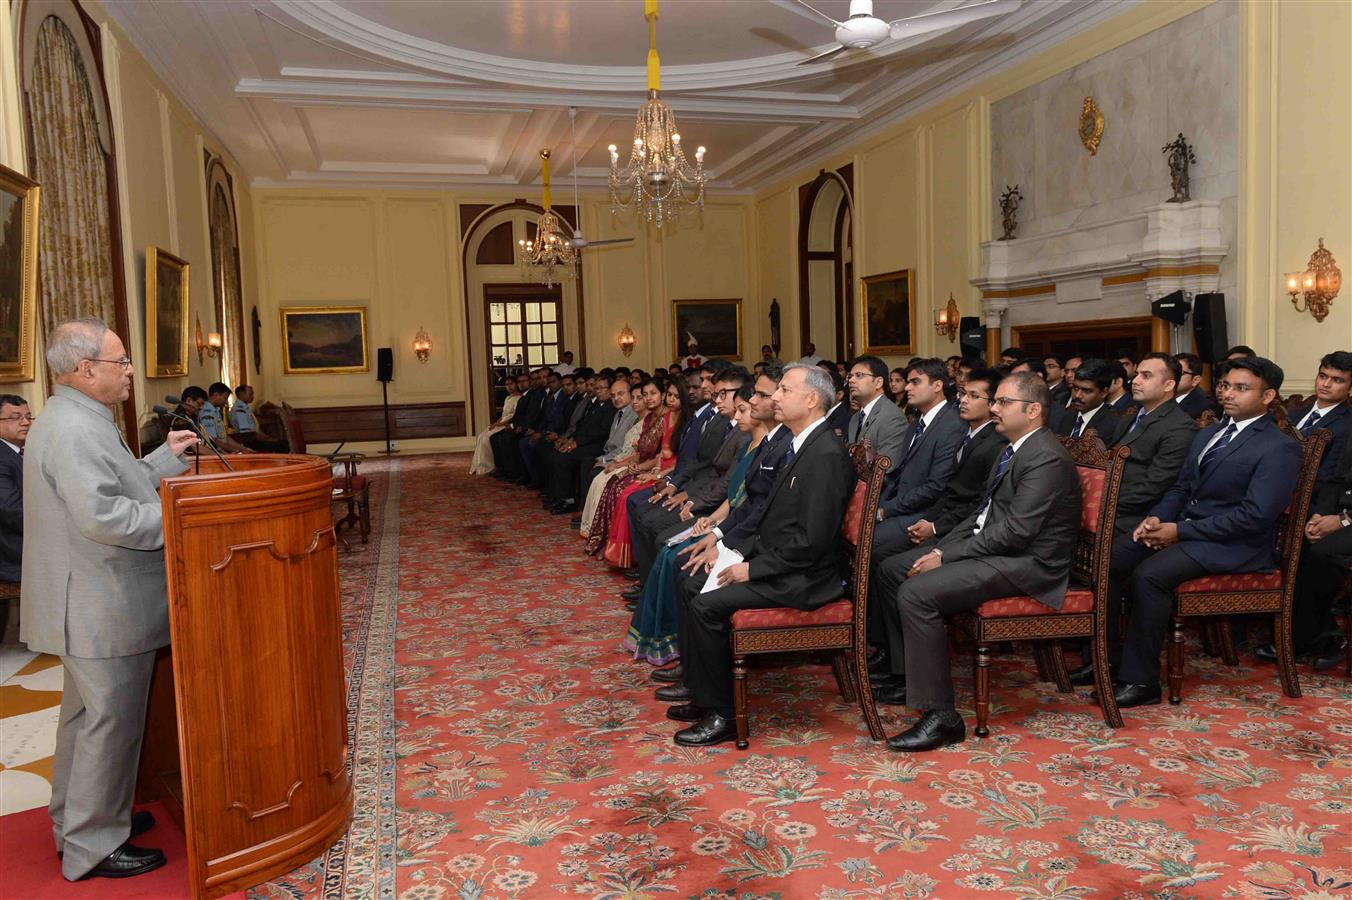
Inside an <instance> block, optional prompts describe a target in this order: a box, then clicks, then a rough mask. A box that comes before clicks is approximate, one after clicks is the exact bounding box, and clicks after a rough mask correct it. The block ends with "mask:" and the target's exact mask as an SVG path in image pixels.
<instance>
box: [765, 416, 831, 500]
mask: <svg viewBox="0 0 1352 900" xmlns="http://www.w3.org/2000/svg"><path fill="white" fill-rule="evenodd" d="M827 431H830V429H829V428H827V427H826V422H825V421H823V422H822V423H821V424H820V425H818V426H817V427H816V428H815V429H813V431H812V433H811V434H809V435H808V436H807V440H805V441H803V446H802V447H800V448H799V449H798V452H797V453H795V454H794V455H793V462H791V463H789V464H788V465H787V466H782V467H781V468H780V470H779V471H778V472H777V473H775V483H774V484H773V485H771V487H770V493H769V494H768V495H766V497H765V507H766V509H769V507H770V503H771V501H773V500H774V499H775V495H777V494H778V493H779V488H780V486H781V485H782V484H784V481H785V480H786V479H787V478H789V476H790V474H791V473H792V472H793V470H794V469H796V468H797V467H798V462H799V460H801V459H802V458H803V454H805V453H807V448H808V447H811V446H812V444H813V443H814V442H815V441H817V440H818V439H819V438H820V437H821V436H822V435H823V434H825V433H826V432H827ZM789 440H790V441H792V440H793V438H792V437H790V438H789ZM784 452H786V453H787V452H788V450H785V451H784Z"/></svg>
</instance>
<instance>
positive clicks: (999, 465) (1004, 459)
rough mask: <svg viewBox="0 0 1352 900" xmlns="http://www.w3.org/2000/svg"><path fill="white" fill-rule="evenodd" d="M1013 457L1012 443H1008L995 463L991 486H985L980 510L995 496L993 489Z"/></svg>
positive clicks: (1003, 475)
mask: <svg viewBox="0 0 1352 900" xmlns="http://www.w3.org/2000/svg"><path fill="white" fill-rule="evenodd" d="M1013 458H1014V445H1013V444H1010V445H1009V446H1008V447H1006V448H1005V452H1004V453H1001V454H1000V459H999V461H998V462H996V464H995V478H994V479H993V480H992V481H991V486H990V487H988V488H986V496H985V498H984V499H983V500H982V501H981V506H980V507H979V510H980V511H984V510H985V509H986V507H987V506H989V505H990V502H991V497H993V496H995V489H996V488H998V487H999V486H1000V480H1001V479H1002V478H1004V477H1005V469H1008V468H1009V461H1010V460H1011V459H1013ZM979 515H980V512H978V516H979Z"/></svg>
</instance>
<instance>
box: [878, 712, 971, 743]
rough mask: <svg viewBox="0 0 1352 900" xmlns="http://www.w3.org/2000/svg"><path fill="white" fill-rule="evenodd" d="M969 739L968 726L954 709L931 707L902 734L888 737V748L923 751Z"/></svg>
mask: <svg viewBox="0 0 1352 900" xmlns="http://www.w3.org/2000/svg"><path fill="white" fill-rule="evenodd" d="M965 740H967V726H966V724H964V723H963V721H962V716H960V715H958V714H957V713H956V712H954V711H953V710H951V709H950V710H944V711H942V712H941V711H939V710H935V709H931V710H930V711H929V712H927V713H925V714H924V715H923V716H921V717H920V721H919V722H916V723H915V724H914V725H912V726H911V727H910V728H907V729H906V730H905V731H903V732H902V733H901V734H899V735H896V736H895V737H890V738H888V739H887V749H888V750H895V751H897V752H899V753H923V752H925V751H926V750H937V749H939V748H940V747H947V746H948V745H949V744H961V743H962V742H963V741H965Z"/></svg>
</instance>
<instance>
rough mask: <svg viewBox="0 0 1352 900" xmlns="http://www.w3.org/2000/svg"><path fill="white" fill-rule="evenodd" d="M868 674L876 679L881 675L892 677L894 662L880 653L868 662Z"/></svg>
mask: <svg viewBox="0 0 1352 900" xmlns="http://www.w3.org/2000/svg"><path fill="white" fill-rule="evenodd" d="M868 673H869V674H870V675H872V676H873V677H874V678H877V677H878V676H879V675H891V674H892V660H890V659H888V658H887V654H885V653H879V654H878V655H877V656H875V657H873V658H872V659H870V660H869V661H868Z"/></svg>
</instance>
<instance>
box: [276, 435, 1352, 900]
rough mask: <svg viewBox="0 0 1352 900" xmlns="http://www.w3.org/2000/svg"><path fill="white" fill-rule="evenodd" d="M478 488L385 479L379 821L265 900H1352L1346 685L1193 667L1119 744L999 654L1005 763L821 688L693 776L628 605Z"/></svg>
mask: <svg viewBox="0 0 1352 900" xmlns="http://www.w3.org/2000/svg"><path fill="white" fill-rule="evenodd" d="M467 463H468V457H467V456H464V455H452V456H429V457H410V458H407V459H404V460H399V461H395V462H392V463H390V464H389V467H388V469H384V470H382V469H381V468H380V466H381V465H382V464H372V463H368V464H367V466H366V467H364V470H368V469H369V471H371V473H372V474H375V475H376V476H377V477H376V484H377V487H376V494H375V497H374V498H373V512H374V513H375V522H374V526H375V527H374V532H373V534H372V539H371V543H370V544H369V545H367V546H365V547H362V546H361V545H360V544H354V545H353V546H354V548H355V549H354V551H353V552H352V553H350V554H344V555H342V556H341V558H340V565H341V568H342V574H343V591H344V597H343V602H344V617H345V635H346V640H347V648H346V649H347V657H348V662H349V667H350V672H351V677H350V683H349V685H350V686H349V703H350V705H351V709H350V715H351V722H350V726H351V729H352V734H353V757H352V758H353V772H354V777H355V781H356V785H357V812H356V817H355V819H354V823H353V827H352V830H351V832H350V834H349V835H348V837H347V839H346V840H345V841H343V842H341V843H340V844H339V845H338V846H336V847H335V848H333V850H331V851H330V852H329V853H327V854H326V855H325V856H324V857H322V858H321V859H319V860H316V861H315V862H314V863H312V864H311V865H310V866H307V867H305V868H302V869H300V870H298V871H296V872H294V873H291V874H290V875H289V876H287V877H285V878H282V879H278V880H277V881H275V882H273V883H271V884H268V885H264V886H261V887H259V888H257V889H255V890H254V891H252V892H251V896H252V897H268V898H272V897H300V896H314V895H318V894H322V895H324V896H326V897H339V896H342V897H358V898H398V900H443V898H444V900H487V898H530V897H549V896H565V895H577V896H587V897H594V898H603V900H618V898H641V897H654V898H657V897H691V898H712V897H720V898H721V897H728V898H736V900H753V898H799V897H821V898H830V900H845V898H864V897H876V898H884V897H886V898H894V897H907V898H910V897H917V898H918V897H936V898H937V897H945V898H951V897H964V898H966V897H977V896H992V897H1001V896H1003V897H1018V898H1042V900H1053V898H1072V897H1091V896H1092V897H1113V898H1117V897H1121V898H1145V897H1159V898H1184V897H1239V898H1251V900H1286V898H1306V900H1326V898H1334V897H1352V845H1350V841H1352V837H1350V836H1352V687H1350V685H1352V683H1350V682H1349V681H1348V680H1346V679H1344V678H1343V677H1341V674H1315V673H1312V672H1311V671H1310V670H1309V669H1308V667H1306V668H1303V669H1302V671H1301V683H1302V686H1303V688H1304V693H1305V696H1304V697H1302V698H1300V699H1298V700H1290V699H1287V698H1285V697H1283V696H1282V695H1281V692H1280V688H1279V686H1278V680H1277V675H1276V672H1275V670H1274V669H1273V668H1272V667H1271V666H1265V665H1258V664H1248V662H1247V661H1246V664H1245V665H1242V666H1240V667H1238V668H1234V669H1232V668H1230V667H1227V666H1225V665H1224V664H1223V663H1220V662H1219V661H1213V660H1210V659H1208V658H1207V657H1205V656H1203V655H1201V653H1200V652H1199V651H1198V650H1197V648H1196V647H1195V646H1190V648H1189V660H1188V669H1187V677H1186V681H1185V686H1184V692H1185V698H1184V703H1183V704H1182V705H1181V706H1177V707H1171V706H1169V705H1168V704H1164V705H1161V706H1157V707H1149V708H1145V709H1137V710H1128V711H1126V712H1125V715H1126V718H1127V727H1126V728H1124V729H1121V730H1119V731H1116V732H1114V731H1113V730H1111V729H1109V728H1107V727H1106V726H1104V725H1103V723H1102V720H1101V719H1100V718H1099V714H1098V711H1097V708H1096V707H1094V706H1092V705H1090V703H1089V699H1088V692H1087V689H1081V690H1080V691H1079V692H1078V693H1077V694H1066V695H1063V694H1058V693H1057V692H1056V690H1055V688H1054V687H1053V686H1052V685H1050V684H1045V683H1039V682H1038V681H1037V680H1036V673H1035V667H1034V666H1033V665H1032V664H1031V661H1030V660H1029V659H1027V658H1025V657H1023V656H1018V655H1015V656H1009V657H1002V658H1000V659H998V660H997V661H996V664H995V666H994V670H993V671H994V674H993V687H994V696H993V701H994V702H993V709H992V723H991V724H992V734H991V737H990V738H988V739H986V740H978V739H976V738H974V737H969V738H968V740H967V742H966V743H964V744H960V745H957V746H954V747H950V748H946V749H945V750H942V751H938V752H935V753H930V754H924V755H919V756H905V755H901V754H893V753H889V752H888V751H887V750H886V749H885V747H883V746H882V745H881V744H875V743H874V742H872V741H870V740H869V739H868V735H867V731H866V729H865V727H864V725H863V722H862V720H861V717H860V715H859V713H858V711H857V709H856V708H855V707H854V706H852V705H848V704H845V703H843V702H842V701H841V700H840V698H839V695H838V694H837V693H836V692H835V688H834V683H833V681H832V679H831V676H830V673H829V670H828V669H827V668H825V667H816V666H799V667H796V668H785V669H766V670H763V671H757V672H755V673H753V675H752V694H753V697H752V704H753V705H752V723H751V726H752V743H751V748H750V749H749V750H747V751H745V752H739V751H737V750H735V749H734V748H733V746H732V745H731V744H723V745H720V746H718V747H715V748H710V749H682V748H678V747H676V746H675V745H673V743H672V742H671V735H672V734H673V733H674V732H675V731H676V730H677V728H678V727H680V726H678V725H677V723H674V722H670V721H668V720H667V719H665V718H664V716H663V713H664V711H665V706H664V705H663V704H661V703H658V702H656V701H655V700H653V699H652V694H651V687H652V685H651V684H650V682H649V679H648V676H649V673H650V671H651V670H650V669H649V667H648V666H647V665H646V664H643V663H637V662H633V661H631V660H630V659H628V658H627V657H626V655H625V654H624V653H623V652H622V651H620V649H619V642H620V638H621V636H622V634H623V632H624V628H625V626H626V625H627V622H628V613H626V612H625V611H624V610H623V607H622V605H621V603H620V601H619V600H618V598H617V593H618V591H620V590H621V589H623V587H624V586H625V585H626V584H627V583H626V582H623V581H622V579H620V578H619V577H618V576H617V575H616V574H615V573H613V572H611V571H610V570H609V568H608V567H607V566H605V565H604V564H602V563H598V562H596V561H593V560H588V559H585V558H584V557H583V556H582V552H581V542H580V541H579V540H578V538H577V537H576V533H575V531H573V530H570V529H568V528H567V527H566V525H567V520H566V518H564V517H561V516H549V515H546V514H543V513H542V512H541V511H540V507H539V503H538V502H537V500H536V497H535V495H534V494H528V493H527V492H525V491H523V490H522V489H520V488H514V487H507V486H504V485H502V484H500V483H498V482H496V481H494V480H492V479H475V478H471V476H469V475H468V474H467V472H466V469H467ZM958 666H959V672H960V680H959V684H958V694H959V703H960V705H963V704H970V698H971V692H970V674H969V673H970V667H969V666H968V665H966V663H965V661H963V660H961V659H960V660H959V663H958ZM1330 672H1331V673H1339V672H1340V670H1336V669H1335V670H1330ZM883 711H884V721H885V722H886V724H887V728H888V732H889V733H890V734H893V733H896V732H897V731H898V730H900V728H901V727H903V726H904V723H905V722H906V721H909V720H908V719H903V718H901V717H899V716H898V715H897V714H898V713H900V712H904V711H903V710H900V709H896V708H890V707H885V708H884V710H883ZM966 712H967V714H968V716H969V727H970V709H969V710H966Z"/></svg>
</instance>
